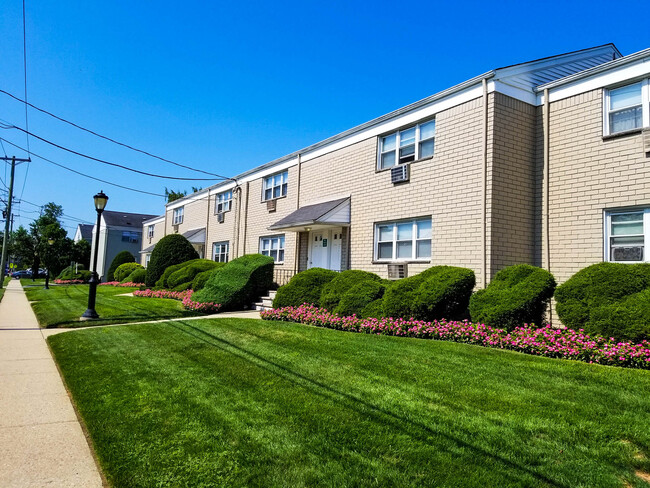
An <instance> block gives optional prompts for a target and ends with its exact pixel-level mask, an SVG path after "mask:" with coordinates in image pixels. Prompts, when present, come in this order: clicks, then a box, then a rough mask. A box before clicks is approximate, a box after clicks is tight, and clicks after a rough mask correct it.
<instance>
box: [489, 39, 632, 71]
mask: <svg viewBox="0 0 650 488" xmlns="http://www.w3.org/2000/svg"><path fill="white" fill-rule="evenodd" d="M604 47H611V48H614V51H616V54H618V55H619V56H621V57H623V55H622V54H621V51H619V50H618V48H617V47H616V45H615V44H614V43H613V42H608V43H606V44H601V45H600V46H594V47H587V48H584V49H577V50H576V51H569V52H568V53H562V54H554V55H553V56H545V57H543V58H539V59H533V60H532V61H525V62H523V63H516V64H510V65H508V66H503V67H501V68H497V69H496V70H495V71H499V70H502V69H507V68H514V67H515V66H523V65H525V64H532V63H539V62H540V61H546V60H548V59H553V58H561V57H562V56H570V55H572V54H579V53H585V52H587V51H595V50H596V49H602V48H604Z"/></svg>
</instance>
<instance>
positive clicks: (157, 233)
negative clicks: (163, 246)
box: [139, 220, 165, 266]
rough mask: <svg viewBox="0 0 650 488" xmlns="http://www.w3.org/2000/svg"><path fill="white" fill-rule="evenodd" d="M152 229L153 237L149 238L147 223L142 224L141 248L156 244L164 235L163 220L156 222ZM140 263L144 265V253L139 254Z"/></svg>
mask: <svg viewBox="0 0 650 488" xmlns="http://www.w3.org/2000/svg"><path fill="white" fill-rule="evenodd" d="M153 225H154V229H153V237H152V238H151V239H150V238H149V237H148V236H149V224H144V225H143V226H142V246H141V249H146V248H148V247H149V246H155V245H156V244H158V241H159V240H160V239H162V238H163V237H165V222H164V221H163V220H161V221H160V222H156V223H155V224H153ZM139 261H140V264H141V265H142V266H144V265H145V254H140V259H139Z"/></svg>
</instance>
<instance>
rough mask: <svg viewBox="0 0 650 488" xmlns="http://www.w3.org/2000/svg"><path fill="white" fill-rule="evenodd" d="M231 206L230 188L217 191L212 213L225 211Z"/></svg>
mask: <svg viewBox="0 0 650 488" xmlns="http://www.w3.org/2000/svg"><path fill="white" fill-rule="evenodd" d="M231 208H232V190H228V191H224V192H223V193H219V194H218V195H217V197H216V199H215V202H214V213H215V214H220V213H226V212H229V211H230V210H231Z"/></svg>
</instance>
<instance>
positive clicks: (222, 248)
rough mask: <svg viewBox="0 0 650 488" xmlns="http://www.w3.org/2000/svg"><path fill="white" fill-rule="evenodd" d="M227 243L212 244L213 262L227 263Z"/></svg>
mask: <svg viewBox="0 0 650 488" xmlns="http://www.w3.org/2000/svg"><path fill="white" fill-rule="evenodd" d="M229 247H230V246H229V245H228V241H223V242H215V243H214V244H212V256H213V257H214V260H215V261H216V262H218V263H227V262H228V248H229Z"/></svg>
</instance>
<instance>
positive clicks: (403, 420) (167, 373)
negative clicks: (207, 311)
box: [48, 319, 650, 488]
mask: <svg viewBox="0 0 650 488" xmlns="http://www.w3.org/2000/svg"><path fill="white" fill-rule="evenodd" d="M48 340H49V342H50V345H51V347H52V350H53V352H54V355H55V357H56V359H57V361H58V363H59V365H60V367H61V370H62V372H63V375H64V377H65V380H66V382H67V385H68V387H69V389H70V390H71V392H72V395H73V397H74V399H75V401H76V404H77V406H78V409H79V411H80V413H81V415H82V417H83V418H84V420H85V422H86V425H87V427H88V430H89V432H90V435H91V437H92V441H93V444H94V446H95V449H96V452H97V454H98V457H99V460H100V463H101V465H102V467H103V469H104V472H105V474H106V476H107V478H108V480H109V481H110V483H111V484H112V485H113V486H117V487H123V486H129V487H132V486H142V487H150V486H174V487H180V486H192V487H198V486H259V487H274V486H278V487H292V486H336V487H345V486H361V487H363V486H380V487H385V486H395V487H405V486H445V487H452V486H453V487H464V486H476V487H481V488H491V487H509V486H521V487H536V486H549V487H567V488H568V487H571V488H575V487H585V488H597V487H623V486H625V487H641V486H646V487H647V486H650V485H648V484H644V482H643V481H641V479H640V478H639V477H638V476H637V475H636V474H635V472H637V471H638V472H639V474H641V475H642V474H643V473H644V472H649V471H650V459H649V456H650V394H649V392H650V372H648V371H641V370H631V369H623V368H611V367H604V366H598V365H589V364H584V363H579V362H570V361H561V360H555V359H546V358H538V357H534V356H528V355H523V354H518V353H514V352H510V351H500V350H493V349H487V348H481V347H477V346H468V345H465V344H456V343H449V342H437V341H426V340H418V339H405V338H397V337H387V336H374V335H364V334H351V333H345V332H341V331H336V330H329V329H321V328H314V327H308V326H303V325H300V324H289V323H277V322H264V321H261V320H245V319H217V320H200V321H185V322H183V321H177V322H168V323H164V324H147V325H133V326H127V327H118V328H105V329H91V330H86V331H77V332H71V333H66V334H60V335H56V336H53V337H50V338H49V339H48Z"/></svg>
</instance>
